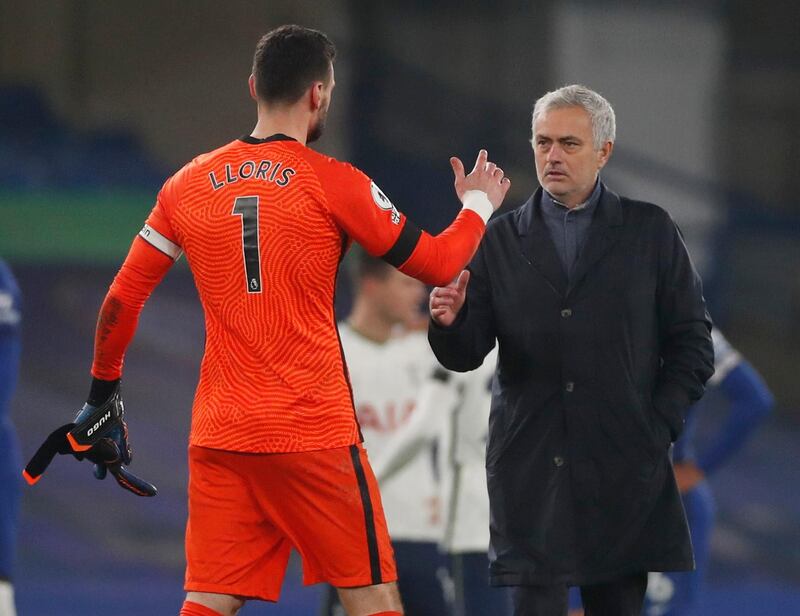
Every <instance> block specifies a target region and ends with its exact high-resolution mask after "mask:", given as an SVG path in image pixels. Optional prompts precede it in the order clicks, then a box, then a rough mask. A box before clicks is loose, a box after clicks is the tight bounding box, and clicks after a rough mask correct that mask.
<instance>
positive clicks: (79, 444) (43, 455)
mask: <svg viewBox="0 0 800 616" xmlns="http://www.w3.org/2000/svg"><path fill="white" fill-rule="evenodd" d="M109 384H110V385H112V386H113V390H112V393H111V395H110V396H109V397H108V399H107V400H106V401H105V402H104V403H103V404H101V405H100V406H94V405H92V404H89V403H88V402H87V403H86V404H84V405H83V408H81V410H80V411H79V412H78V415H77V416H76V417H75V422H74V423H69V424H66V425H63V426H61V427H60V428H58V429H56V430H54V431H53V432H52V433H51V434H50V436H48V437H47V439H46V440H45V442H44V443H42V445H41V447H39V449H38V450H37V451H36V453H35V454H34V456H33V457H32V458H31V460H30V462H28V465H27V466H26V467H25V470H24V471H23V473H22V474H23V476H24V477H25V480H26V481H27V482H28V483H29V484H31V485H33V484H34V483H36V482H37V481H39V479H40V478H41V476H42V475H43V474H44V471H45V469H47V467H48V465H49V464H50V462H52V460H53V458H54V457H55V455H56V454H62V455H65V454H72V455H73V456H75V457H76V458H77V459H78V460H83V459H84V458H86V459H87V460H89V461H91V462H93V463H94V475H95V477H97V478H98V479H104V478H105V477H106V474H107V473H108V472H109V471H110V472H111V474H112V475H113V476H114V479H116V480H117V483H119V485H121V486H122V487H123V488H125V489H126V490H130V491H131V492H133V493H134V494H137V495H138V496H155V495H156V492H157V490H156V487H155V486H154V485H152V484H150V483H148V482H147V481H144V480H142V479H139V478H138V477H136V475H133V474H132V473H130V472H129V471H128V470H127V469H126V468H125V466H127V465H129V464H130V463H131V449H130V446H129V445H128V426H127V425H126V423H125V420H124V416H125V409H124V406H123V404H122V397H121V396H120V392H119V381H116V382H112V383H109ZM90 399H91V396H90Z"/></svg>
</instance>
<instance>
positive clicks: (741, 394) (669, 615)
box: [644, 330, 774, 616]
mask: <svg viewBox="0 0 800 616" xmlns="http://www.w3.org/2000/svg"><path fill="white" fill-rule="evenodd" d="M712 338H713V340H714V365H715V366H714V367H715V373H714V376H713V377H712V378H711V380H710V381H709V386H712V387H716V388H718V389H719V391H720V392H721V393H722V394H723V395H724V396H725V399H726V401H727V404H728V406H727V410H728V412H727V416H726V419H725V421H724V422H723V423H722V425H721V426H720V427H719V429H718V430H716V431H715V432H714V433H713V435H712V436H711V437H710V438H708V439H707V440H705V441H704V442H703V443H702V444H700V445H699V446H698V445H697V444H696V442H695V441H696V439H695V432H696V428H697V426H696V423H697V421H696V420H697V416H698V414H699V413H702V406H703V402H702V401H701V402H699V403H698V404H696V405H695V406H693V407H692V408H691V409H690V410H689V413H688V414H687V416H686V426H685V428H684V432H683V434H682V435H681V437H680V438H679V439H678V441H677V442H676V443H675V448H674V451H673V465H674V467H675V478H676V479H677V481H678V488H679V489H680V491H681V494H682V495H683V505H684V508H685V509H686V517H687V518H688V520H689V529H690V531H691V534H692V545H693V546H694V557H695V563H696V567H697V568H696V569H695V571H691V572H685V573H669V574H661V573H652V574H650V579H649V581H648V589H647V599H646V603H645V611H644V614H645V615H646V616H688V615H689V614H692V613H693V612H692V608H693V606H694V605H695V603H696V602H697V597H698V595H699V592H700V590H701V588H702V585H703V582H704V580H705V576H706V572H707V571H708V557H709V547H710V542H711V530H712V528H713V524H714V499H713V497H712V495H711V491H710V489H709V486H708V482H707V481H706V477H708V476H709V475H710V474H711V473H713V472H714V471H715V470H717V469H718V468H719V467H720V466H722V465H723V464H725V462H726V461H727V460H728V459H729V458H730V457H731V456H732V455H733V454H734V453H736V451H738V450H739V449H740V448H741V447H742V445H743V444H744V442H745V441H746V440H747V438H748V437H749V436H750V435H751V434H752V432H753V430H754V429H755V428H756V426H758V425H759V423H761V421H762V420H763V419H764V418H765V417H766V416H767V415H768V414H769V412H770V411H771V409H772V406H773V403H774V401H773V397H772V394H771V392H770V391H769V389H768V388H767V386H766V384H765V383H764V381H763V380H762V379H761V377H760V376H759V374H758V373H757V372H756V371H755V369H754V368H753V367H752V366H751V365H750V363H749V362H747V360H745V359H744V358H743V357H742V356H741V355H740V354H739V353H738V352H737V351H736V349H734V348H733V347H732V346H731V345H730V344H729V343H728V341H727V340H726V339H725V338H724V336H723V335H722V334H721V333H720V332H719V331H717V330H714V332H713V333H712Z"/></svg>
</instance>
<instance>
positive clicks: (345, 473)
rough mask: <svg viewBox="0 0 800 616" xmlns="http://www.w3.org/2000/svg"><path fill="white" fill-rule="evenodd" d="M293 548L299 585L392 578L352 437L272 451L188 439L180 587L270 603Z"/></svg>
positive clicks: (363, 459)
mask: <svg viewBox="0 0 800 616" xmlns="http://www.w3.org/2000/svg"><path fill="white" fill-rule="evenodd" d="M292 547H294V548H295V549H297V551H298V552H300V555H301V556H302V559H303V583H304V584H316V583H318V582H328V583H330V584H332V585H333V586H338V587H351V586H368V585H371V584H381V583H384V582H392V581H395V580H396V579H397V573H396V570H395V563H394V552H393V551H392V547H391V543H390V541H389V533H388V531H387V528H386V521H385V519H384V515H383V506H382V505H381V499H380V494H379V492H378V484H377V481H376V480H375V476H374V475H373V473H372V469H371V468H370V465H369V461H368V460H367V454H366V452H365V451H364V448H363V447H362V446H361V445H360V444H359V445H351V446H349V447H339V448H336V449H326V450H322V451H310V452H301V453H274V454H251V453H238V452H232V451H222V450H219V449H208V448H205V447H196V446H194V445H191V446H189V521H188V524H187V526H186V584H185V589H186V590H187V591H189V590H192V591H198V592H214V593H221V594H227V595H237V596H242V597H252V598H256V599H263V600H265V601H277V600H278V597H279V596H280V589H281V584H282V583H283V578H284V575H285V573H286V565H287V563H288V560H289V553H290V551H291V548H292Z"/></svg>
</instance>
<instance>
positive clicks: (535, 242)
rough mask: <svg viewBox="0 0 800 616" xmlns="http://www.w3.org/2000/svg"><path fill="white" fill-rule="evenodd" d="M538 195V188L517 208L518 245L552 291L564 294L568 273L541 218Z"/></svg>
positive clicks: (540, 192)
mask: <svg viewBox="0 0 800 616" xmlns="http://www.w3.org/2000/svg"><path fill="white" fill-rule="evenodd" d="M541 197H542V189H541V188H540V189H538V190H537V191H536V192H535V193H534V194H533V196H532V197H531V198H530V199H528V201H527V202H526V203H525V205H523V206H522V207H521V208H519V210H517V221H516V222H517V232H518V233H519V236H520V238H519V239H520V248H521V249H522V254H523V255H524V256H525V258H526V259H527V260H528V263H530V264H531V265H532V266H533V268H534V269H536V270H537V271H538V272H539V273H540V274H541V275H542V276H544V278H545V279H546V280H547V282H548V283H549V285H550V287H551V288H552V289H553V291H555V292H556V293H557V294H558V295H559V296H560V297H564V296H565V295H566V292H567V275H566V273H565V272H564V268H563V266H562V265H561V260H560V259H559V258H558V254H557V253H556V247H555V244H553V238H552V237H550V231H549V230H548V229H547V226H546V225H545V223H544V220H543V219H542V212H541V209H540V203H541Z"/></svg>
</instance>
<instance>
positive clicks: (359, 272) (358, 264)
mask: <svg viewBox="0 0 800 616" xmlns="http://www.w3.org/2000/svg"><path fill="white" fill-rule="evenodd" d="M351 255H352V258H351V261H350V267H349V270H350V279H351V280H352V282H353V285H354V286H355V287H358V286H359V284H361V281H362V280H363V279H364V278H373V279H376V280H384V279H385V278H386V277H387V276H388V275H389V274H390V273H391V271H392V266H391V265H389V264H388V263H387V262H386V261H384V260H383V259H381V258H380V257H373V256H372V255H370V254H369V253H368V252H367V251H366V250H364V249H363V248H361V246H353V248H352V249H351Z"/></svg>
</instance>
